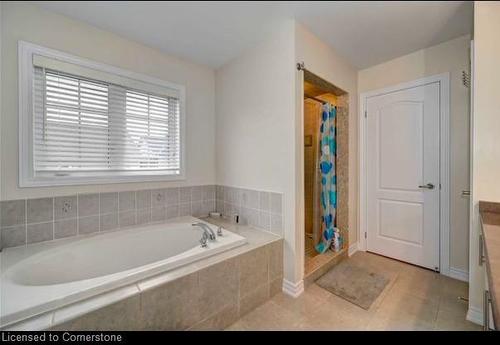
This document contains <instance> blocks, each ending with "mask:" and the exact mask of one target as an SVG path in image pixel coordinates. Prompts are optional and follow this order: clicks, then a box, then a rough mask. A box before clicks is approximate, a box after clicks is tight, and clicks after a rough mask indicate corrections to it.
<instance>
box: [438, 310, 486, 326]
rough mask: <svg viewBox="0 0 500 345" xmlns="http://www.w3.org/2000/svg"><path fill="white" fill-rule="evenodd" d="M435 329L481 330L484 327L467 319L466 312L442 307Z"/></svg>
mask: <svg viewBox="0 0 500 345" xmlns="http://www.w3.org/2000/svg"><path fill="white" fill-rule="evenodd" d="M434 329H435V330H440V331H480V330H482V327H481V326H479V325H476V324H475V323H472V322H470V321H467V320H466V319H465V314H464V313H456V312H450V311H447V310H441V309H440V310H439V312H438V315H437V320H436V323H435V325H434Z"/></svg>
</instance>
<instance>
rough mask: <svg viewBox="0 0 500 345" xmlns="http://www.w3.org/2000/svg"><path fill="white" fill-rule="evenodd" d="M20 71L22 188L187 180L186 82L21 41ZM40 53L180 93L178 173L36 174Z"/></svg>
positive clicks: (20, 161) (20, 163)
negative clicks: (35, 100)
mask: <svg viewBox="0 0 500 345" xmlns="http://www.w3.org/2000/svg"><path fill="white" fill-rule="evenodd" d="M18 54H19V56H18V59H19V65H18V69H19V70H18V73H19V187H43V186H67V185H85V184H101V183H123V182H149V181H177V180H184V179H185V173H186V155H185V138H186V133H185V127H186V126H185V123H186V115H185V109H186V107H185V104H186V96H185V95H186V89H185V87H184V86H183V85H179V84H174V83H171V82H167V81H165V80H161V79H157V78H154V77H150V76H148V75H144V74H140V73H136V72H131V71H128V70H124V69H121V68H118V67H114V66H110V65H106V64H102V63H99V62H95V61H92V60H88V59H84V58H81V57H78V56H74V55H70V54H67V53H64V52H61V51H57V50H54V49H50V48H46V47H42V46H39V45H35V44H32V43H28V42H24V41H19V44H18ZM34 54H36V55H39V56H43V57H47V58H51V59H56V60H59V61H62V62H67V63H71V64H74V65H78V66H82V67H85V68H90V69H94V70H96V71H99V72H104V73H110V74H114V75H117V76H120V77H124V78H128V79H132V80H135V81H139V82H142V83H147V84H151V85H154V86H156V87H162V88H166V89H170V90H176V91H177V92H178V93H179V106H180V113H179V116H180V119H179V121H180V132H179V134H180V169H179V174H165V173H164V172H163V171H123V172H116V173H113V175H109V174H102V175H98V174H97V175H96V172H84V173H83V172H78V173H75V174H68V175H67V176H56V175H55V174H54V176H40V175H38V176H37V175H36V174H35V170H34V166H33V151H34V148H33V111H34V109H33V75H34V66H33V55H34Z"/></svg>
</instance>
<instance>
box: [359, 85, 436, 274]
mask: <svg viewBox="0 0 500 345" xmlns="http://www.w3.org/2000/svg"><path fill="white" fill-rule="evenodd" d="M366 111H367V137H366V138H367V220H368V222H367V249H368V250H369V251H372V252H375V253H378V254H382V255H385V256H389V257H393V258H395V259H398V260H402V261H406V262H409V263H412V264H415V265H419V266H423V267H427V268H431V269H436V270H438V269H439V183H440V181H439V83H431V84H427V85H423V86H416V87H413V88H408V89H404V90H398V91H394V92H390V93H386V94H383V95H377V96H372V97H369V98H368V99H367V100H366ZM429 187H430V188H429Z"/></svg>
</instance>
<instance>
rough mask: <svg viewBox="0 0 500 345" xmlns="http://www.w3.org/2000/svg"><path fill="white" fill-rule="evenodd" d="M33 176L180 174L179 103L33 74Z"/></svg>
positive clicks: (47, 72)
mask: <svg viewBox="0 0 500 345" xmlns="http://www.w3.org/2000/svg"><path fill="white" fill-rule="evenodd" d="M34 74H35V75H34V93H33V96H34V122H33V123H34V126H33V138H34V141H33V144H34V150H33V153H34V155H33V163H34V170H35V172H55V173H60V174H65V173H68V174H69V173H70V172H87V171H88V172H94V173H95V172H99V171H108V172H110V171H127V172H133V171H165V173H166V174H179V173H180V163H181V162H180V102H179V99H178V98H176V97H171V96H162V95H155V94H151V93H149V92H144V91H140V90H134V89H131V88H128V87H126V86H123V85H116V84H112V83H109V82H102V81H96V80H91V79H87V78H84V77H79V76H76V75H71V74H68V73H65V72H61V71H56V70H51V69H47V68H43V67H38V66H37V67H35V68H34Z"/></svg>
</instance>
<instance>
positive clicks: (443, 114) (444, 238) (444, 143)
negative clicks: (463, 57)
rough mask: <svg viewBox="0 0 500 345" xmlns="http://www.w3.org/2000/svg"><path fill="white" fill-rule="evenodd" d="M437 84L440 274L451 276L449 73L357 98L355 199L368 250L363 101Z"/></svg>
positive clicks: (360, 246) (363, 242)
mask: <svg viewBox="0 0 500 345" xmlns="http://www.w3.org/2000/svg"><path fill="white" fill-rule="evenodd" d="M436 82H437V83H439V94H440V97H439V107H440V109H439V114H440V118H439V123H440V129H439V136H440V138H439V145H440V153H439V176H440V181H439V183H440V187H441V188H440V191H439V208H440V210H439V271H440V273H441V274H443V275H446V276H450V74H449V73H448V72H447V73H442V74H437V75H433V76H429V77H424V78H419V79H416V80H412V81H409V82H404V83H400V84H397V85H393V86H389V87H385V88H382V89H378V90H373V91H368V92H363V93H360V95H359V118H358V119H359V128H358V151H359V152H358V154H359V164H360V166H359V181H358V183H359V198H358V209H359V215H358V224H359V227H358V229H359V232H358V238H359V243H358V249H359V250H362V251H366V250H367V243H366V232H367V227H366V219H367V199H366V198H367V194H366V188H367V181H366V180H367V174H366V134H367V129H366V117H365V113H366V101H367V99H368V98H370V97H375V96H381V95H384V94H387V93H392V92H395V91H400V90H405V89H410V88H414V87H417V86H424V85H428V84H432V83H436Z"/></svg>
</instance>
